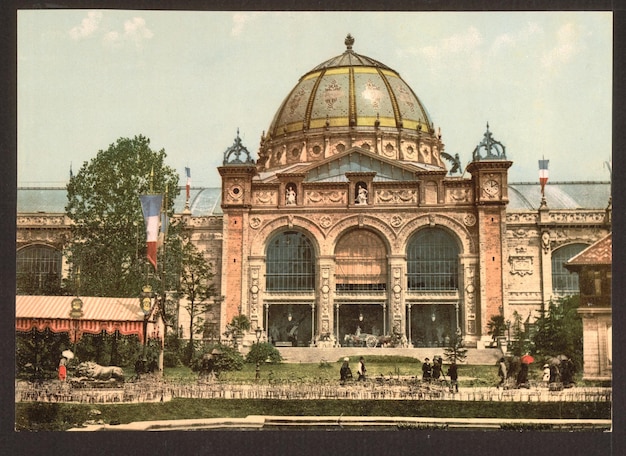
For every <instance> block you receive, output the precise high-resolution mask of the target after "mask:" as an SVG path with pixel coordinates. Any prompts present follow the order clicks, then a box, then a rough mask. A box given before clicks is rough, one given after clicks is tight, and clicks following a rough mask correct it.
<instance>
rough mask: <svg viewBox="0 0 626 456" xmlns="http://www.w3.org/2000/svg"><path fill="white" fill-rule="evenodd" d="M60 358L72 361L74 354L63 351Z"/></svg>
mask: <svg viewBox="0 0 626 456" xmlns="http://www.w3.org/2000/svg"><path fill="white" fill-rule="evenodd" d="M61 356H62V357H64V358H67V359H72V358H74V353H72V351H71V350H65V351H63V353H61Z"/></svg>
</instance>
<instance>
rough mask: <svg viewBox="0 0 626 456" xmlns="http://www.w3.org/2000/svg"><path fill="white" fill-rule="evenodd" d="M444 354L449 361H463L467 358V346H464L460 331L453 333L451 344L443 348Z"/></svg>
mask: <svg viewBox="0 0 626 456" xmlns="http://www.w3.org/2000/svg"><path fill="white" fill-rule="evenodd" d="M443 356H444V358H445V359H446V361H448V362H452V361H456V362H459V363H462V362H463V361H465V358H467V348H465V346H464V342H463V336H462V334H461V332H460V331H456V332H454V333H452V335H451V337H450V345H448V346H447V347H445V348H444V349H443Z"/></svg>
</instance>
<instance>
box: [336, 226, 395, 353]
mask: <svg viewBox="0 0 626 456" xmlns="http://www.w3.org/2000/svg"><path fill="white" fill-rule="evenodd" d="M387 269H388V266H387V247H386V246H385V243H384V242H383V240H382V239H381V238H380V237H379V236H378V235H377V234H375V233H373V232H371V231H369V230H366V229H356V230H352V231H350V232H348V233H346V234H344V235H343V236H342V237H341V238H340V239H339V241H338V242H337V245H336V247H335V291H336V301H335V310H336V314H335V320H336V321H335V325H336V327H335V332H336V337H337V340H338V342H339V343H340V344H341V345H344V346H345V345H359V344H362V343H364V342H365V338H364V337H363V336H361V335H365V334H372V335H375V336H378V335H382V334H384V333H385V332H386V326H387V319H386V290H387V282H388V277H387Z"/></svg>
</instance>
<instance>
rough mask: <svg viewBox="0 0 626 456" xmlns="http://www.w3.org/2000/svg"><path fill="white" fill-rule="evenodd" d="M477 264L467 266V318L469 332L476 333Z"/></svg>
mask: <svg viewBox="0 0 626 456" xmlns="http://www.w3.org/2000/svg"><path fill="white" fill-rule="evenodd" d="M475 269H476V266H475V265H473V264H470V265H468V266H467V267H466V268H465V280H466V283H467V285H466V286H465V318H466V320H467V334H475V333H476V322H475V320H476V295H475V292H476V286H475V284H474V280H475V276H476V270H475Z"/></svg>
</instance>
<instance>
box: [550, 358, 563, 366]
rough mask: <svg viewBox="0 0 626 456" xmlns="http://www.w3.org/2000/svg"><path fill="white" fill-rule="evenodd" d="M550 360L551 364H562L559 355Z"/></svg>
mask: <svg viewBox="0 0 626 456" xmlns="http://www.w3.org/2000/svg"><path fill="white" fill-rule="evenodd" d="M549 362H550V365H551V366H558V365H559V364H561V360H560V359H559V358H558V357H554V358H550V359H549Z"/></svg>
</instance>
